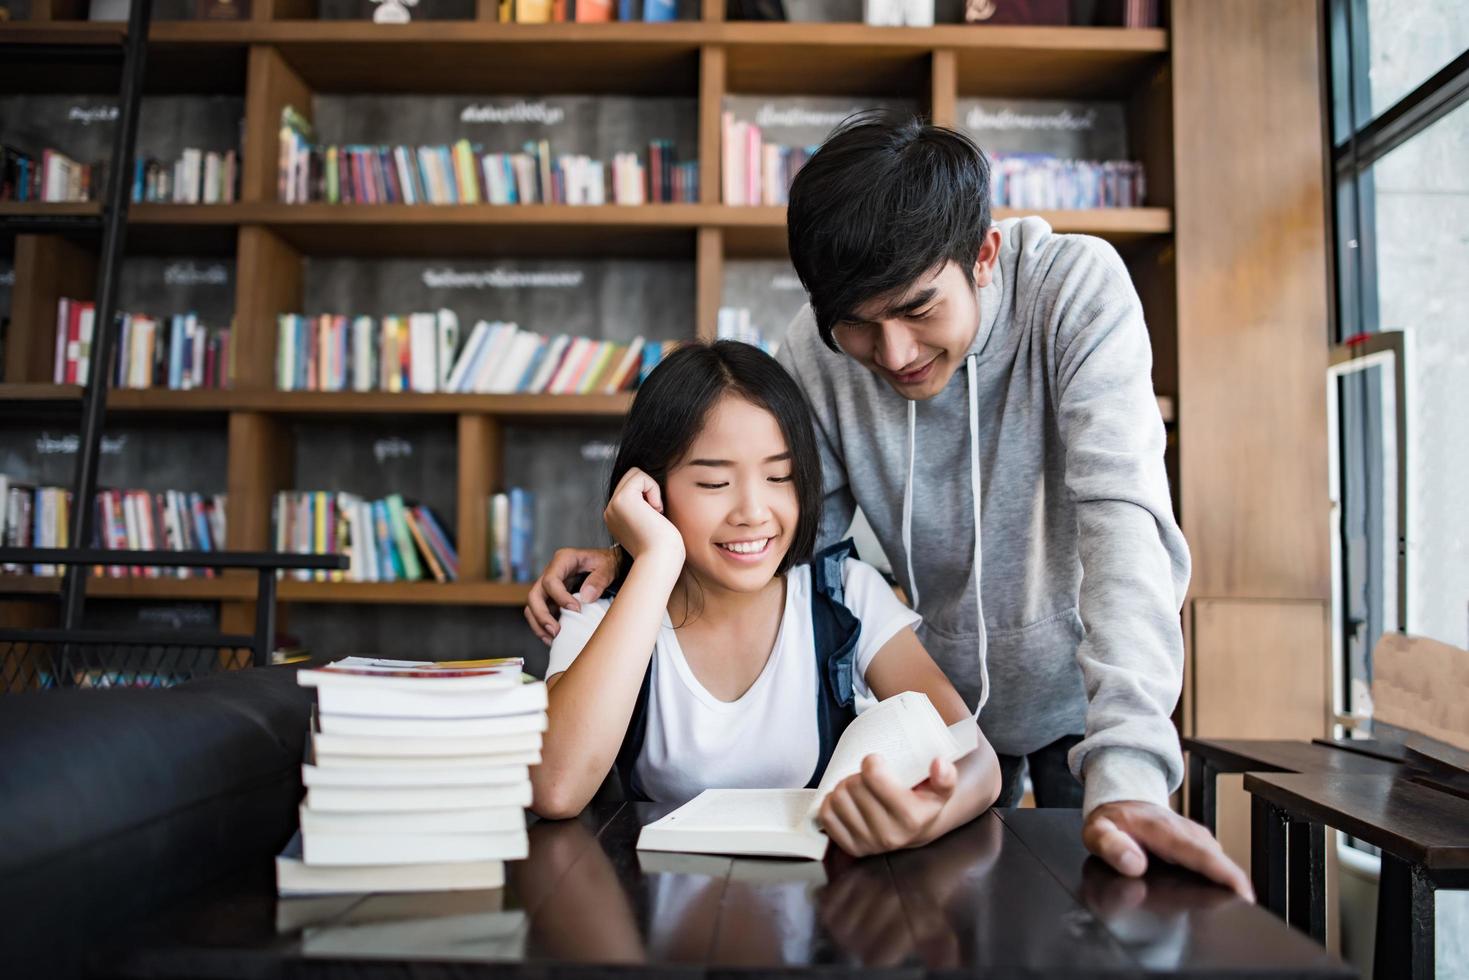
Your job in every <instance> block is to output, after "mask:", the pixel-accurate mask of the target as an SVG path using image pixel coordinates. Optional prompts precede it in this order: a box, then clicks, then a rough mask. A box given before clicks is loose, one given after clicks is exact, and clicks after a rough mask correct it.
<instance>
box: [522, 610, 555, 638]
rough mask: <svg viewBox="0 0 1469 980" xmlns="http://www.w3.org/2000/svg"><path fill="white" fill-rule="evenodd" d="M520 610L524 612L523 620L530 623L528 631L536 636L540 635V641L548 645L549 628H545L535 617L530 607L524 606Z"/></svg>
mask: <svg viewBox="0 0 1469 980" xmlns="http://www.w3.org/2000/svg"><path fill="white" fill-rule="evenodd" d="M521 612H523V613H524V614H525V621H526V622H527V623H529V624H530V631H531V632H532V633H534V634H535V635H536V636H538V637H540V638H541V642H542V643H544V644H546V646H550V645H551V633H550V631H549V630H547V629H546V627H545V626H544V625H542V623H541V621H540V620H539V619H537V618H536V615H535V612H534V611H533V610H532V609H531V607H530V606H526V607H525V608H524V609H522V610H521Z"/></svg>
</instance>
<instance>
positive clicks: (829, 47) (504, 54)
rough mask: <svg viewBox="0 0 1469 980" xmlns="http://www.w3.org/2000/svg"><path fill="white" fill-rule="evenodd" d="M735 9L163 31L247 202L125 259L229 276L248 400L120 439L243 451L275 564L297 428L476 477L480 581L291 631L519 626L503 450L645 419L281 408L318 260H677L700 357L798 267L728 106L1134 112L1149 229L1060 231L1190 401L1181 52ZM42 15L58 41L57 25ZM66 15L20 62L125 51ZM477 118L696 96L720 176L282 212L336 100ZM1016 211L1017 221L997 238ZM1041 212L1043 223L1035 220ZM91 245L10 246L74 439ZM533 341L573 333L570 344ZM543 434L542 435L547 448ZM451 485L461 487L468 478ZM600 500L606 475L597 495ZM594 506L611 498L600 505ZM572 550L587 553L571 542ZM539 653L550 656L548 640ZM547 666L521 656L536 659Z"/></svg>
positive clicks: (1098, 218) (617, 401)
mask: <svg viewBox="0 0 1469 980" xmlns="http://www.w3.org/2000/svg"><path fill="white" fill-rule="evenodd" d="M723 11H724V5H723V3H722V2H718V0H703V4H702V9H700V10H698V11H696V12H697V13H698V14H699V15H700V16H699V18H698V19H695V20H684V21H679V22H675V23H667V24H635V23H613V24H547V25H516V24H509V25H507V24H499V23H496V22H494V16H495V15H494V4H493V3H491V2H488V0H480V3H479V6H478V12H477V17H476V19H474V20H463V21H418V22H415V23H412V24H408V25H401V26H392V25H375V24H371V23H367V22H357V21H337V20H331V21H328V20H315V19H312V18H314V16H315V12H316V11H315V7H314V6H313V5H312V4H311V3H310V2H309V0H255V3H254V11H253V19H252V20H249V21H244V22H239V23H203V22H199V23H195V22H188V21H167V20H157V21H155V22H154V23H153V25H152V26H151V28H150V30H149V42H150V43H149V54H148V56H149V72H148V77H147V82H146V92H145V97H146V95H153V94H164V93H179V92H185V93H192V94H199V95H204V94H208V95H219V94H225V95H233V96H238V97H242V98H243V103H244V110H243V112H244V120H243V141H244V152H243V161H242V174H241V181H240V199H239V201H238V202H237V203H233V204H227V205H174V204H138V205H135V206H133V207H132V208H131V209H130V217H129V225H128V247H129V251H130V252H134V251H140V252H142V253H144V254H184V255H199V256H216V257H221V259H222V260H223V261H227V262H233V275H234V278H233V283H234V311H235V330H236V333H235V357H234V373H235V379H234V387H233V388H231V389H229V390H218V391H217V390H196V391H163V390H147V391H128V390H118V391H113V392H111V393H110V394H109V397H108V409H109V413H110V415H109V418H113V417H116V418H121V419H126V420H128V421H129V424H141V425H148V426H157V427H160V428H166V427H168V426H170V425H174V424H182V423H183V422H184V421H185V420H192V421H193V423H195V424H198V423H200V422H205V421H207V422H208V424H212V425H214V426H216V427H217V429H218V432H219V438H221V439H224V440H225V441H226V444H227V459H228V464H227V472H226V473H222V474H219V480H218V482H219V489H221V490H224V491H225V492H227V493H228V495H229V500H230V515H229V527H228V540H227V546H228V547H229V548H230V549H239V550H258V549H263V548H265V547H267V546H268V544H269V543H270V527H271V502H272V498H273V495H274V494H275V493H276V492H277V491H281V490H291V489H307V488H308V487H307V486H306V485H305V484H298V483H297V482H296V480H295V474H294V470H295V468H296V464H295V463H294V461H293V455H295V454H296V453H297V452H298V446H297V438H298V433H299V432H300V431H301V430H300V428H299V427H300V426H303V425H304V426H308V427H309V426H317V425H337V424H341V423H350V424H352V425H354V426H356V427H358V428H359V429H360V430H361V431H363V432H367V433H373V432H379V431H382V432H387V431H390V430H393V429H394V427H397V426H400V425H403V424H411V425H433V426H439V427H447V429H448V430H450V432H451V434H452V438H453V444H454V449H453V454H454V473H453V476H452V484H453V485H452V487H451V488H450V489H448V490H447V491H446V493H448V494H449V499H450V500H451V501H452V505H451V506H449V507H448V508H446V512H445V513H444V514H443V516H444V517H445V518H446V519H447V522H448V523H449V524H450V525H452V528H453V529H454V533H455V537H456V538H457V540H456V545H457V548H458V551H459V555H460V562H461V574H462V579H461V581H458V582H455V583H448V584H434V583H355V582H298V581H293V580H286V581H282V583H281V587H280V593H279V599H280V602H281V604H282V606H283V616H282V622H283V624H286V625H288V623H289V616H290V614H291V612H292V611H293V610H296V609H299V608H304V607H309V606H313V605H315V606H321V605H345V606H353V605H361V606H380V605H392V606H394V607H401V606H425V607H442V606H461V607H479V606H483V607H493V608H501V607H504V611H503V612H502V614H503V615H505V616H510V615H515V616H516V617H517V618H518V613H514V608H515V607H518V606H519V605H521V603H522V601H523V596H524V590H525V587H524V586H523V585H504V584H500V583H493V582H488V581H485V577H486V570H487V565H488V555H487V553H486V550H487V549H486V542H485V539H486V527H485V524H486V513H485V510H486V508H485V501H486V499H487V498H488V496H489V495H490V494H491V493H492V492H494V491H496V490H498V489H500V488H501V485H502V483H504V482H511V481H512V480H513V479H514V477H515V474H513V473H507V463H506V458H507V455H508V454H509V453H510V451H511V450H510V448H509V447H508V445H507V442H508V441H509V440H510V439H511V433H512V432H514V433H517V435H515V436H514V438H515V439H519V440H522V441H524V440H526V439H529V440H531V441H532V442H533V441H534V440H535V439H536V438H537V435H536V433H546V434H560V433H565V432H568V431H576V432H585V431H601V432H603V433H604V435H605V438H606V439H608V440H610V439H613V438H615V431H616V430H615V426H616V422H617V420H618V419H619V418H620V416H621V415H622V413H623V412H625V410H626V407H627V405H628V403H629V401H630V396H626V395H618V396H544V395H542V396H524V395H503V396H492V395H450V394H437V395H431V394H383V393H354V392H331V393H327V392H279V391H276V390H274V365H275V353H276V352H275V343H276V330H275V317H276V315H277V314H278V313H284V312H297V311H300V310H302V309H303V303H304V296H305V293H306V289H307V278H308V276H309V274H310V273H309V266H310V263H311V262H312V261H313V260H317V259H327V258H330V259H340V258H348V259H356V260H377V259H403V258H425V259H447V258H455V257H458V258H463V259H492V258H514V257H522V256H530V257H535V258H539V259H556V258H595V259H659V260H673V261H676V262H679V263H685V264H687V265H688V266H689V267H691V269H692V277H693V283H694V290H693V292H694V296H693V306H692V308H691V309H689V310H688V311H687V317H686V323H687V331H686V334H685V335H687V336H697V337H706V338H707V337H713V336H714V333H715V320H716V315H717V311H718V309H719V307H720V305H721V303H722V293H723V288H724V278H725V273H726V267H727V266H728V264H729V263H732V262H740V261H744V260H774V261H782V260H784V259H785V257H786V245H785V224H784V221H785V215H784V209H783V208H780V207H738V206H727V205H724V204H722V203H720V186H721V185H720V180H719V166H720V138H721V118H720V117H721V110H722V108H723V100H724V98H725V96H726V94H731V95H756V96H763V97H779V96H810V95H839V96H848V97H853V98H855V99H860V98H861V97H875V96H883V97H901V98H905V99H910V100H912V101H913V102H914V103H915V104H916V105H917V106H918V107H919V109H920V110H921V111H924V112H926V113H928V114H930V115H931V116H932V117H933V118H934V120H935V121H937V122H940V123H943V124H947V125H956V124H957V122H958V120H957V119H956V104H957V102H958V100H959V99H962V98H965V97H970V96H990V95H994V96H1007V97H1057V98H1086V99H1093V98H1109V99H1118V100H1122V101H1123V102H1125V103H1126V105H1127V108H1128V117H1129V124H1130V129H1131V135H1132V142H1133V145H1134V156H1135V157H1136V158H1138V159H1142V160H1143V161H1144V162H1145V164H1146V165H1147V167H1148V171H1149V181H1150V186H1149V198H1150V202H1151V203H1150V206H1148V207H1140V208H1126V209H1105V210H1100V209H1099V210H1084V211H1054V212H1043V213H1042V214H1043V216H1044V217H1045V218H1046V219H1047V220H1048V221H1050V222H1051V224H1052V225H1053V226H1054V227H1055V228H1056V229H1057V230H1058V231H1067V232H1083V233H1088V234H1095V235H1099V236H1102V237H1105V238H1107V239H1109V240H1111V241H1113V242H1114V243H1115V244H1116V245H1117V246H1118V248H1119V249H1120V250H1121V251H1122V253H1123V255H1124V257H1125V259H1126V260H1127V262H1128V264H1129V267H1130V269H1131V270H1132V272H1133V275H1134V278H1135V279H1136V280H1137V282H1138V285H1139V290H1140V292H1141V294H1142V296H1143V299H1144V303H1145V305H1146V306H1147V311H1148V315H1149V322H1150V329H1151V330H1153V331H1154V333H1155V348H1156V350H1157V353H1158V365H1157V369H1156V371H1155V377H1156V381H1157V386H1158V390H1159V392H1160V394H1164V395H1167V396H1169V397H1171V398H1173V399H1174V400H1175V401H1176V399H1177V396H1178V391H1177V385H1176V378H1177V371H1176V366H1175V362H1176V356H1177V355H1176V339H1175V337H1174V334H1175V329H1176V328H1175V324H1174V313H1173V306H1174V304H1173V302H1172V295H1173V292H1174V281H1173V271H1172V265H1171V262H1172V252H1173V233H1174V226H1173V215H1172V203H1173V202H1172V184H1173V180H1172V140H1173V134H1172V117H1171V113H1172V107H1171V103H1170V101H1169V99H1170V92H1171V85H1170V81H1169V79H1170V70H1171V68H1170V50H1169V38H1168V34H1167V32H1166V31H1163V30H1124V29H1120V28H1085V27H968V26H962V25H944V26H938V27H935V28H931V29H909V28H871V27H867V26H865V25H861V24H810V23H725V22H724V21H723ZM37 15H40V16H37ZM81 16H84V12H83V11H79V10H77V9H76V8H75V7H73V6H71V5H70V4H69V3H67V2H66V0H50V2H48V0H34V6H33V18H34V19H33V20H31V21H28V22H19V23H11V24H7V25H4V26H0V43H23V44H35V45H37V46H43V45H45V44H47V43H48V39H54V38H55V37H57V36H60V35H65V36H66V37H68V38H69V39H71V40H75V39H77V38H85V39H87V40H88V41H89V42H92V41H95V43H97V44H108V43H115V42H116V40H117V39H118V35H119V31H118V26H117V25H99V24H91V23H87V22H85V21H83V20H79V19H78V18H79V17H81ZM7 82H8V83H10V85H11V89H12V90H15V91H27V92H29V91H38V92H55V91H103V90H105V89H106V85H105V84H103V82H105V79H103V80H102V81H99V80H98V78H96V77H93V76H90V75H89V76H79V77H68V76H67V75H66V73H65V71H64V69H62V68H60V67H58V68H57V69H56V70H52V69H51V68H50V67H46V66H44V65H43V66H42V69H41V70H33V71H30V72H28V73H18V72H14V71H12V70H11V69H8V68H0V85H4V84H6V83H7ZM465 93H472V94H473V95H474V96H475V97H485V98H490V97H493V96H495V95H501V94H514V95H536V94H548V95H556V94H565V93H578V94H592V95H616V96H659V97H667V96H678V97H684V98H689V99H692V100H693V101H694V105H695V107H696V108H695V111H696V139H697V149H698V159H699V167H700V201H699V203H696V204H650V205H642V206H617V205H607V206H597V207H581V206H557V205H531V206H493V205H469V206H432V205H419V206H410V205H376V206H374V205H332V204H308V205H285V204H280V203H277V201H276V164H277V159H278V155H277V146H278V131H279V121H280V111H281V108H282V107H283V106H285V105H287V104H290V105H294V106H295V107H297V108H298V109H300V110H302V111H309V110H310V108H311V106H312V104H313V99H314V98H315V97H316V96H320V95H344V94H345V95H422V96H443V95H462V94H465ZM1013 213H1014V212H1009V211H1004V210H1000V211H997V213H996V216H997V217H999V218H1003V217H1008V216H1011V214H1013ZM1027 213H1034V212H1027ZM62 214H68V215H73V216H76V217H77V218H79V219H86V218H96V217H98V216H100V208H99V207H98V205H95V204H81V205H17V204H0V222H4V221H5V220H9V219H20V218H27V217H47V216H57V215H62ZM95 249H96V246H95V243H94V241H93V240H91V239H89V238H88V236H87V233H86V231H85V229H83V230H80V231H78V232H77V233H75V234H73V233H70V232H56V233H46V234H35V233H26V232H24V231H21V232H18V233H16V234H12V235H10V236H9V239H8V240H3V241H0V254H5V253H6V252H7V251H8V252H10V253H13V256H14V267H15V272H16V275H15V286H14V288H13V293H12V297H13V298H12V310H11V313H12V324H11V327H10V332H9V338H8V344H9V347H8V350H7V357H6V369H5V370H6V375H5V378H4V383H3V384H0V413H9V412H11V411H12V409H14V410H17V411H19V410H20V409H22V408H24V410H25V411H26V412H28V413H32V414H39V415H40V416H45V415H47V413H51V414H52V415H53V416H54V415H56V414H57V413H62V414H64V413H65V412H66V411H67V410H68V407H69V406H71V405H74V404H75V403H76V402H77V401H78V400H79V397H80V389H78V388H76V387H75V386H71V387H68V386H55V385H51V384H48V383H47V379H48V378H49V377H50V357H51V352H52V350H53V339H54V332H53V331H54V329H55V325H54V320H55V308H56V300H57V299H58V298H59V297H61V296H70V297H73V298H87V297H88V296H90V295H91V284H90V279H91V275H90V272H89V268H90V267H89V262H92V261H93V259H92V256H93V255H94V253H95ZM526 326H528V327H530V328H531V329H537V330H541V331H549V332H555V331H556V329H557V326H556V325H555V324H549V323H528V324H526ZM525 433H530V434H529V435H526V434H525ZM445 478H446V479H448V476H447V474H446V477H445ZM597 479H598V477H597V476H595V475H591V474H589V475H588V480H589V481H590V482H591V483H592V484H595V483H596V481H597ZM589 493H590V494H591V495H592V496H596V495H597V488H596V487H595V486H592V487H590V488H589ZM563 530H564V533H566V534H567V535H570V536H568V537H566V538H565V540H563V541H560V542H559V543H562V544H577V543H586V541H585V540H584V539H582V538H581V537H580V536H579V532H578V531H577V530H575V529H574V528H571V527H568V528H566V529H563ZM87 587H88V594H89V595H92V596H98V597H104V598H110V599H119V600H191V601H192V600H198V601H215V602H218V603H219V604H220V610H221V621H222V622H221V625H222V627H225V628H230V627H232V626H233V625H234V624H238V623H248V622H250V621H251V618H252V617H253V601H252V598H251V597H252V596H253V592H252V591H251V588H252V583H251V582H249V581H243V580H242V581H240V582H238V583H237V582H236V581H234V580H233V579H231V578H228V577H226V578H222V579H216V580H167V579H152V580H126V579H106V578H103V579H89V580H88V586H87ZM56 589H57V585H56V583H55V582H54V581H51V580H45V579H36V578H31V577H6V578H4V579H0V592H7V593H19V594H24V595H29V596H34V597H36V598H38V599H39V598H42V597H44V596H46V595H48V594H49V593H54V592H55V591H56ZM527 637H528V634H527ZM538 651H539V644H538V643H535V644H534V645H533V646H530V647H528V648H527V650H526V651H525V652H526V653H527V655H528V656H535V655H536V653H537V652H538Z"/></svg>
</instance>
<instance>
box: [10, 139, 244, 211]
mask: <svg viewBox="0 0 1469 980" xmlns="http://www.w3.org/2000/svg"><path fill="white" fill-rule="evenodd" d="M106 173H107V165H106V161H98V162H96V163H80V162H78V161H76V160H74V159H72V158H71V157H70V156H68V155H67V154H65V153H62V152H61V151H60V150H53V149H49V148H48V149H45V150H42V151H41V157H40V159H39V160H37V159H36V157H35V156H34V155H32V154H29V153H23V152H21V151H20V150H17V149H15V148H14V147H11V146H0V201H41V202H45V203H65V202H81V201H94V200H99V199H100V198H101V197H102V194H103V192H104V190H105V189H106V187H107V180H106ZM238 182H239V157H238V155H237V154H236V153H235V151H234V150H226V151H222V152H221V151H215V150H208V151H206V150H201V149H197V148H194V147H189V148H187V149H185V150H184V151H183V154H182V155H181V156H180V157H179V158H178V159H177V160H173V161H161V160H155V159H145V158H142V157H140V158H138V159H137V161H136V162H135V164H134V166H133V174H132V191H131V194H132V199H133V201H134V202H148V203H170V204H230V203H232V202H234V201H235V200H236V197H237V193H236V186H237V185H238Z"/></svg>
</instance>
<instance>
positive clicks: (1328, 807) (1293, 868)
mask: <svg viewBox="0 0 1469 980" xmlns="http://www.w3.org/2000/svg"><path fill="white" fill-rule="evenodd" d="M1244 783H1245V790H1246V791H1247V792H1248V793H1250V795H1251V798H1252V802H1251V808H1252V819H1253V824H1252V839H1253V843H1252V846H1251V857H1252V866H1251V876H1252V878H1253V879H1254V885H1255V893H1256V895H1257V896H1258V899H1259V901H1260V904H1261V905H1263V906H1265V907H1266V908H1269V909H1270V910H1272V911H1274V912H1275V913H1276V914H1277V915H1280V916H1282V917H1283V918H1285V919H1287V920H1288V921H1289V922H1291V923H1292V924H1294V925H1296V926H1298V927H1299V928H1301V929H1303V930H1305V931H1306V932H1308V933H1310V934H1311V935H1312V936H1314V937H1317V938H1321V937H1323V936H1324V935H1325V904H1326V899H1325V886H1324V881H1325V860H1326V854H1325V845H1324V838H1325V828H1326V827H1333V828H1335V829H1337V830H1340V831H1342V832H1343V833H1347V834H1350V835H1352V836H1353V837H1356V838H1357V839H1359V840H1362V841H1366V842H1367V843H1369V844H1374V845H1376V846H1377V847H1379V848H1381V849H1382V878H1381V884H1380V886H1379V891H1378V901H1377V945H1376V950H1375V955H1374V959H1375V962H1376V975H1377V976H1380V977H1383V976H1409V977H1415V978H1418V977H1422V978H1430V980H1431V978H1432V977H1433V975H1434V962H1433V957H1434V926H1435V919H1436V915H1435V897H1434V893H1435V892H1436V891H1437V890H1438V889H1440V888H1456V889H1458V888H1469V799H1465V798H1463V797H1460V796H1455V795H1452V794H1450V793H1443V792H1439V791H1438V790H1435V789H1431V788H1429V787H1427V786H1424V785H1421V784H1419V783H1415V782H1412V781H1410V780H1408V779H1405V778H1401V777H1400V776H1395V775H1370V774H1366V775H1364V774H1352V773H1343V772H1336V773H1320V772H1318V773H1299V774H1267V773H1247V774H1246V775H1245V780H1244Z"/></svg>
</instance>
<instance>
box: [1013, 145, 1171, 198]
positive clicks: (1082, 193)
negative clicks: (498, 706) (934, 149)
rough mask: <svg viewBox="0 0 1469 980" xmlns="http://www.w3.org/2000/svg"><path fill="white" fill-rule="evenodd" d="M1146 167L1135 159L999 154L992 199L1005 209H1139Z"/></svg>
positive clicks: (1144, 188) (1144, 190)
mask: <svg viewBox="0 0 1469 980" xmlns="http://www.w3.org/2000/svg"><path fill="white" fill-rule="evenodd" d="M1146 190H1147V188H1146V184H1145V181H1144V178H1143V165H1142V164H1141V163H1138V162H1135V161H1132V160H1106V161H1102V162H1098V161H1095V160H1063V159H1060V158H1058V157H1051V156H1045V155H1041V154H996V155H995V156H994V159H993V161H992V163H991V171H990V199H991V201H992V203H993V204H994V205H995V206H996V207H1002V208H1037V209H1052V208H1135V207H1141V206H1142V203H1143V200H1144V198H1145V194H1146Z"/></svg>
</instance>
